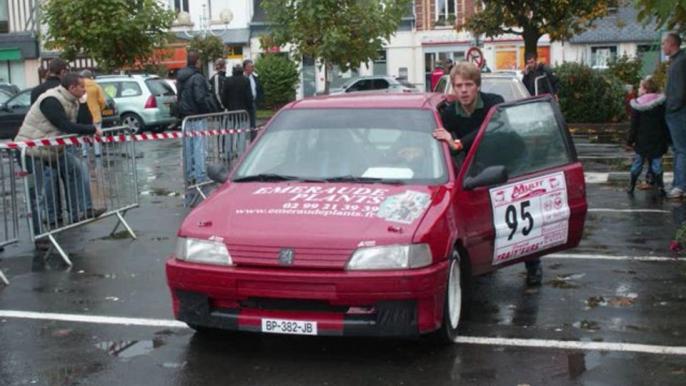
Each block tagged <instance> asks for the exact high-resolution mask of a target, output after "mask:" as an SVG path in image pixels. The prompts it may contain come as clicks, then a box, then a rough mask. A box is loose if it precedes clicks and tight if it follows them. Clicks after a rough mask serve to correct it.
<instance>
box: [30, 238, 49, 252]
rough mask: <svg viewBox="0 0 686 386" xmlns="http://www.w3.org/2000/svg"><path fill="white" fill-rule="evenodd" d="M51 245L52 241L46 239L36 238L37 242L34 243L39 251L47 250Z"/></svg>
mask: <svg viewBox="0 0 686 386" xmlns="http://www.w3.org/2000/svg"><path fill="white" fill-rule="evenodd" d="M51 246H52V243H50V240H46V239H41V240H36V242H35V243H34V244H33V247H34V248H36V251H38V252H47V250H48V249H50V247H51Z"/></svg>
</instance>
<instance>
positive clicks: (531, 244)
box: [489, 172, 569, 265]
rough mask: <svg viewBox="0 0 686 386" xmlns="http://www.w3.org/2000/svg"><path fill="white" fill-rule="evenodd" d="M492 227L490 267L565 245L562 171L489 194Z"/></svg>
mask: <svg viewBox="0 0 686 386" xmlns="http://www.w3.org/2000/svg"><path fill="white" fill-rule="evenodd" d="M489 193H490V195H491V206H492V209H493V224H494V225H495V245H494V249H493V265H497V264H501V263H504V262H506V261H509V260H514V259H517V258H519V257H522V256H527V255H531V254H533V253H536V252H540V251H542V250H545V249H549V248H552V247H555V246H557V245H562V244H565V243H566V242H567V236H568V231H569V204H568V203H567V184H566V181H565V176H564V173H563V172H559V173H554V174H549V175H546V176H543V177H538V178H532V179H529V180H525V181H521V182H517V183H514V184H510V185H505V186H500V187H498V188H495V189H491V190H490V191H489Z"/></svg>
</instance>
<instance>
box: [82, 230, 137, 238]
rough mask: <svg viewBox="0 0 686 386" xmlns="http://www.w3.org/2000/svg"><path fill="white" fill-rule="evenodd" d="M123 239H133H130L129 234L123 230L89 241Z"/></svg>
mask: <svg viewBox="0 0 686 386" xmlns="http://www.w3.org/2000/svg"><path fill="white" fill-rule="evenodd" d="M124 239H133V237H131V234H130V233H129V232H128V231H126V230H124V231H121V232H117V233H114V234H111V235H107V236H105V237H100V238H97V239H93V240H91V241H95V240H124Z"/></svg>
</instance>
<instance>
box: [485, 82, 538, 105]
mask: <svg viewBox="0 0 686 386" xmlns="http://www.w3.org/2000/svg"><path fill="white" fill-rule="evenodd" d="M481 91H483V92H487V93H491V94H498V95H500V96H502V97H503V99H505V102H510V101H516V100H519V99H522V98H526V97H528V96H529V95H528V92H527V91H526V88H525V87H524V86H523V85H522V84H521V82H520V81H519V80H518V79H516V78H506V77H492V78H489V77H483V78H481Z"/></svg>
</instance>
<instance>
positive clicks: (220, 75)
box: [210, 59, 226, 110]
mask: <svg viewBox="0 0 686 386" xmlns="http://www.w3.org/2000/svg"><path fill="white" fill-rule="evenodd" d="M214 69H215V70H216V71H217V72H216V73H215V74H214V75H212V77H211V78H210V91H211V92H212V96H213V97H214V98H215V100H216V101H217V105H219V107H220V108H221V110H226V108H225V107H224V103H223V102H222V92H223V91H224V82H225V81H226V60H224V59H219V60H217V61H216V62H214Z"/></svg>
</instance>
